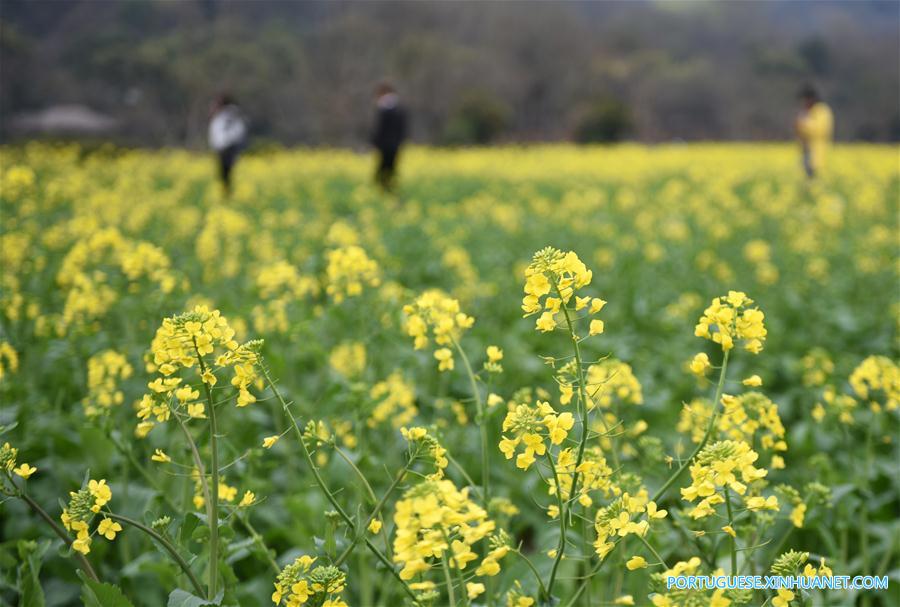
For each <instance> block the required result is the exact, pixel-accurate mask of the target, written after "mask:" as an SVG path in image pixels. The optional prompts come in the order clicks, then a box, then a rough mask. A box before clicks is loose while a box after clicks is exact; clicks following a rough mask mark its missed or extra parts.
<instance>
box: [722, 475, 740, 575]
mask: <svg viewBox="0 0 900 607" xmlns="http://www.w3.org/2000/svg"><path fill="white" fill-rule="evenodd" d="M725 508H726V510H727V511H728V526H729V527H730V528H731V533H734V514H733V513H732V511H731V491H730V490H729V489H728V487H725ZM731 533H729V534H728V535H729V536H730V538H731V575H737V574H738V568H737V538H736V537H734V536H733V535H731Z"/></svg>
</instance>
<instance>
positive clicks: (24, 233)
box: [0, 144, 900, 607]
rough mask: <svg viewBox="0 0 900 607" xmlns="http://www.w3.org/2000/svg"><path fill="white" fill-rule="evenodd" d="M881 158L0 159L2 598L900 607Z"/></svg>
mask: <svg viewBox="0 0 900 607" xmlns="http://www.w3.org/2000/svg"><path fill="white" fill-rule="evenodd" d="M897 154H898V150H897V149H896V148H893V147H875V146H861V145H852V146H850V145H848V146H837V147H836V148H835V149H834V150H833V151H832V153H831V155H830V157H829V164H828V168H827V171H826V172H825V174H824V175H823V177H822V178H821V179H819V180H818V181H817V182H814V183H807V182H806V181H804V180H803V178H802V176H801V170H800V168H799V166H798V158H797V151H796V149H795V148H794V147H792V146H787V145H705V144H704V145H700V144H697V145H671V146H660V147H642V146H629V145H626V146H619V147H612V148H600V147H596V148H595V147H586V148H578V147H574V146H546V147H534V148H523V149H518V148H496V149H490V148H489V149H479V150H457V151H448V150H435V149H424V148H414V149H411V150H409V151H408V152H407V153H406V155H405V156H404V157H403V158H402V159H401V172H400V182H401V185H400V192H399V196H397V197H392V196H385V195H383V194H381V193H379V192H378V191H377V190H376V189H375V188H374V187H373V186H372V185H370V178H371V172H372V169H373V167H372V160H371V158H370V157H367V156H361V155H358V154H355V153H352V152H349V151H338V150H331V151H313V150H300V151H284V150H272V151H262V152H258V153H256V154H253V155H248V156H247V157H246V158H243V159H242V160H241V162H240V163H239V164H238V167H237V169H236V175H235V189H234V192H233V195H232V197H231V198H229V199H223V198H222V196H221V194H220V192H219V189H218V184H217V183H216V182H215V181H214V171H213V164H212V160H211V159H210V158H209V157H207V156H204V155H199V154H195V153H190V152H185V151H152V152H151V151H124V150H119V149H114V148H106V147H101V148H98V149H93V150H85V149H81V148H78V147H76V146H50V145H40V144H28V145H25V146H21V147H10V148H5V149H3V150H2V151H0V160H2V162H0V176H2V177H0V260H2V275H0V289H2V290H0V398H2V410H0V433H2V436H0V445H2V447H0V471H2V476H0V480H2V485H0V486H2V494H3V497H2V499H3V501H2V504H0V517H2V522H0V541H2V543H0V572H2V573H0V604H2V605H27V606H41V605H78V604H85V605H89V606H96V605H102V606H104V607H107V606H112V607H124V606H128V605H133V606H135V607H140V606H148V607H149V606H153V607H155V606H159V605H169V606H172V607H200V606H202V605H240V606H242V607H253V606H256V605H272V604H280V605H287V606H289V607H298V606H300V605H309V606H312V607H343V606H346V605H350V606H353V607H360V606H362V607H369V606H376V605H379V606H384V607H394V606H397V605H404V604H409V605H412V604H418V605H421V606H423V607H426V606H451V605H452V606H453V607H463V606H466V607H469V606H471V607H475V606H487V605H490V606H498V607H502V606H509V607H530V606H535V607H539V606H549V605H554V606H560V607H564V606H569V605H572V606H574V605H591V606H595V605H653V606H655V607H675V606H684V607H688V606H700V605H703V606H706V605H709V606H715V607H727V606H730V605H752V606H760V605H771V606H773V607H787V606H791V607H801V606H825V605H828V606H846V605H869V606H873V607H874V606H879V605H880V606H887V605H897V604H900V599H898V594H897V590H896V585H900V522H898V516H897V514H898V511H900V473H898V464H897V462H898V461H900V452H898V451H900V450H898V440H897V439H898V427H900V423H898V422H900V368H898V364H897V360H898V346H900V342H898V320H900V294H898V288H897V287H898V275H897V272H898V268H900V266H898V257H897V253H898V249H897V247H898V213H900V205H898V198H900V167H898V162H897V158H898V156H897ZM714 573H718V574H724V575H767V574H777V575H798V576H800V575H805V576H823V575H831V574H832V573H833V574H834V575H847V576H857V575H876V576H888V577H889V579H890V583H891V586H892V588H890V589H889V590H868V591H863V590H831V591H827V592H826V591H822V590H811V591H810V590H795V591H790V590H785V589H782V590H778V591H775V590H723V589H718V590H690V591H688V590H677V589H667V588H666V584H665V579H666V577H667V576H671V575H680V574H684V575H712V574H714Z"/></svg>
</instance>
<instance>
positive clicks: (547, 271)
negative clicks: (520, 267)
mask: <svg viewBox="0 0 900 607" xmlns="http://www.w3.org/2000/svg"><path fill="white" fill-rule="evenodd" d="M592 277H593V273H592V272H591V271H590V270H588V269H587V266H585V265H584V263H583V262H582V261H581V260H580V259H579V258H578V255H577V254H575V252H574V251H569V252H568V253H563V252H562V251H560V250H559V249H554V248H553V247H546V248H544V249H541V250H540V251H538V252H537V253H535V254H534V258H533V259H532V262H531V264H530V265H529V266H528V267H527V268H526V269H525V297H524V298H523V299H522V310H523V311H524V312H525V316H531V315H532V314H537V313H539V312H541V316H540V317H539V318H538V319H537V321H535V327H536V328H537V330H539V331H543V332H547V331H552V330H554V329H555V328H556V327H557V317H556V315H557V314H559V312H560V310H561V306H566V305H568V303H569V301H570V300H571V299H572V296H573V295H576V293H577V291H578V290H579V289H581V288H582V287H585V286H587V285H589V284H591V278H592ZM604 305H606V302H605V301H603V300H602V299H600V298H597V297H594V298H591V297H577V296H576V299H575V310H576V311H581V310H586V311H587V314H589V315H593V314H596V313H598V312H599V311H600V310H602V309H603V306H604ZM603 328H604V327H603V321H602V320H599V319H594V320H592V321H591V323H590V328H589V333H590V334H591V335H597V334H599V333H603Z"/></svg>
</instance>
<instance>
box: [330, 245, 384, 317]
mask: <svg viewBox="0 0 900 607" xmlns="http://www.w3.org/2000/svg"><path fill="white" fill-rule="evenodd" d="M325 257H326V262H327V266H326V268H325V280H326V287H325V291H326V292H327V293H328V295H329V296H330V297H331V298H332V299H333V300H334V303H337V304H339V303H341V302H343V301H344V300H345V299H347V298H348V297H358V296H359V295H361V294H362V292H363V289H364V288H365V287H377V286H378V285H380V284H381V269H380V268H379V267H378V263H377V262H375V261H374V260H373V259H370V258H369V256H368V255H367V254H366V252H365V250H364V249H363V248H362V247H358V246H348V247H341V248H339V249H333V250H331V251H328V253H326V255H325Z"/></svg>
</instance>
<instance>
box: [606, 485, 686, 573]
mask: <svg viewBox="0 0 900 607" xmlns="http://www.w3.org/2000/svg"><path fill="white" fill-rule="evenodd" d="M667 515H668V512H667V511H665V510H660V509H659V508H657V505H656V502H653V501H651V500H650V498H649V496H648V495H647V490H646V489H643V488H642V489H641V490H639V491H638V492H637V493H636V494H635V495H629V494H628V493H627V492H625V493H623V494H622V495H620V496H619V497H617V498H616V499H614V500H613V501H612V502H610V504H609V505H607V506H605V507H603V508H600V509H599V510H597V514H596V515H595V516H594V531H595V532H596V533H597V537H596V539H595V540H594V550H595V551H596V553H597V556H599V557H600V558H601V559H603V558H606V555H607V554H609V552H610V550H612V549H613V548H614V547H615V543H614V542H612V541H610V540H611V539H614V538H624V537H626V536H628V535H631V534H634V535H637V536H639V537H644V536H646V535H647V532H648V531H649V530H650V525H651V523H653V522H654V521H657V520H660V519H663V518H665V517H666V516H667ZM616 541H618V539H617V540H616Z"/></svg>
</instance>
